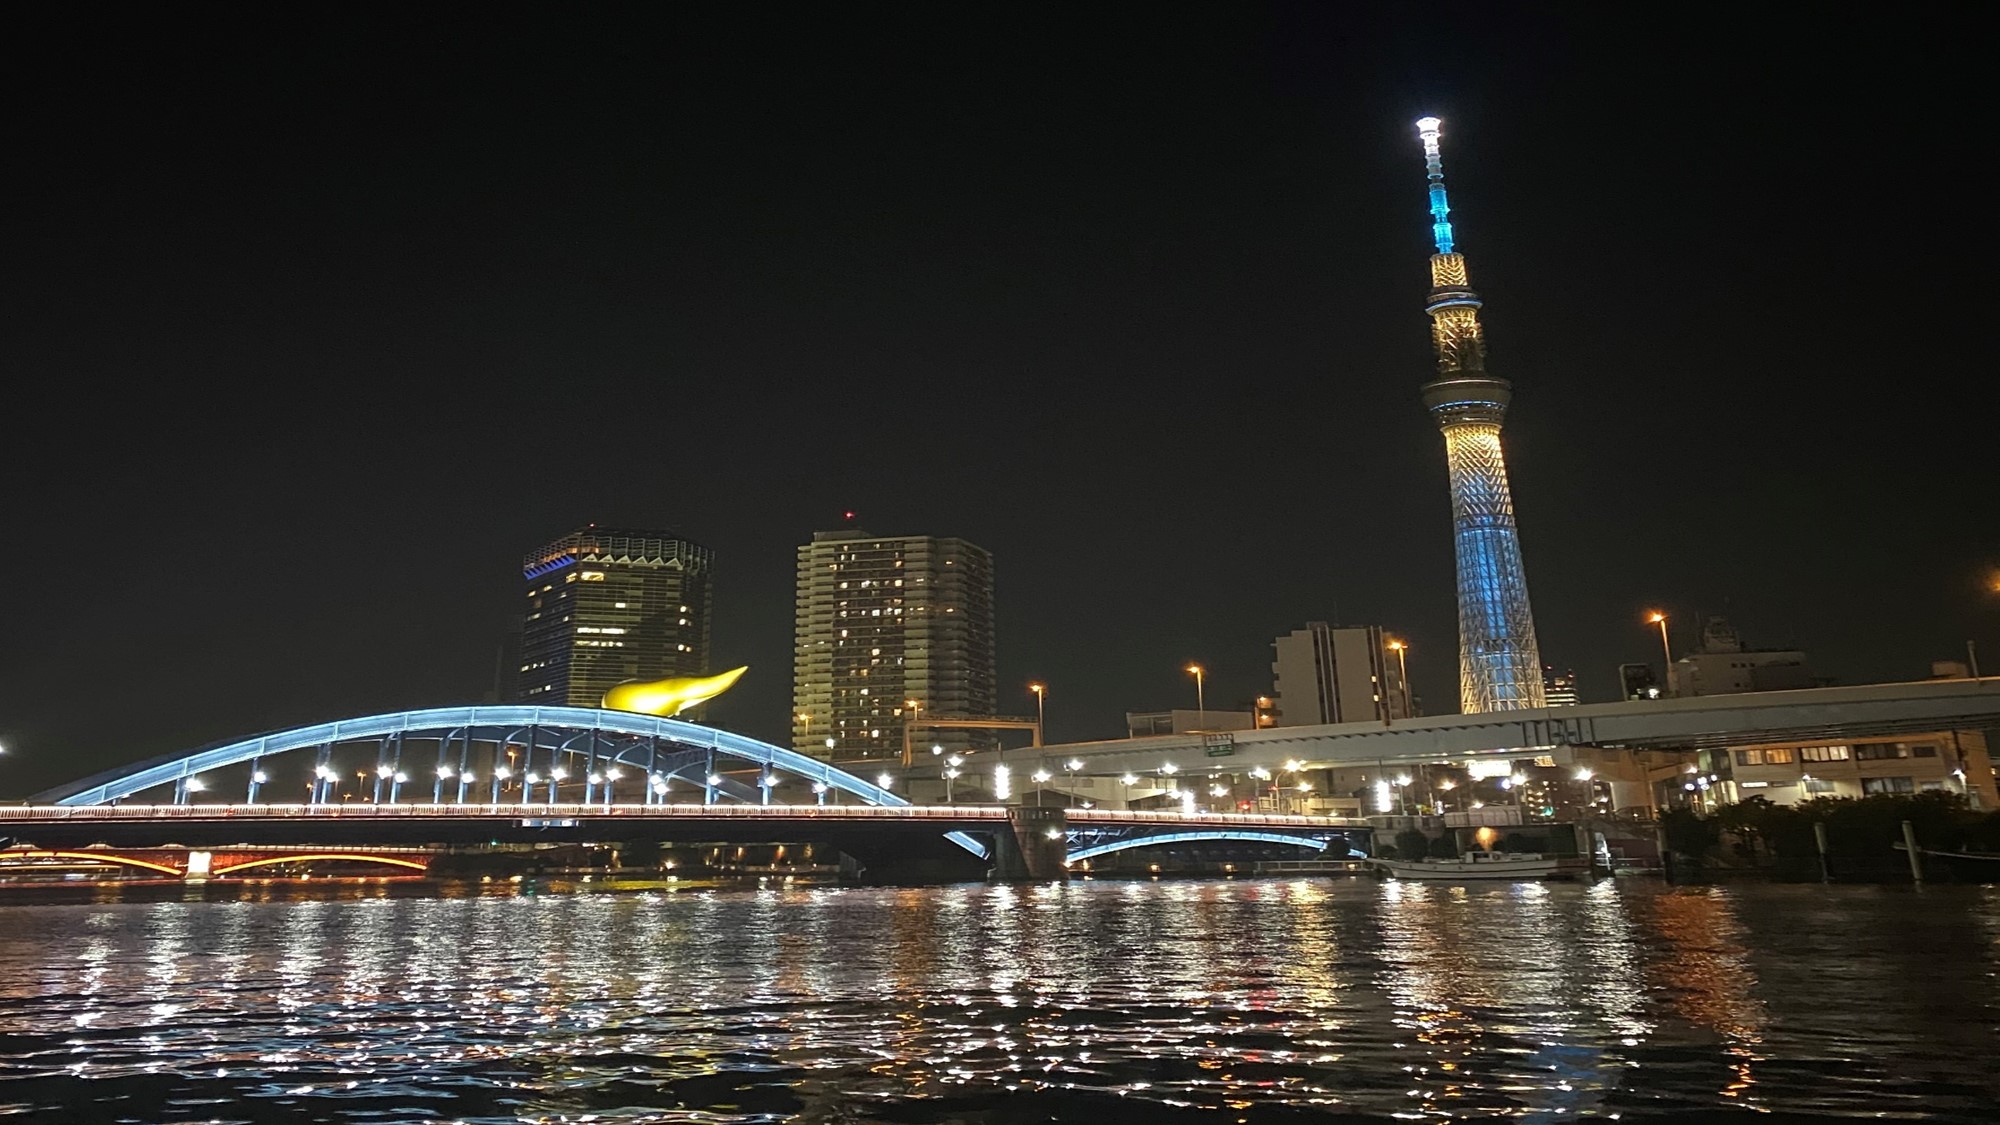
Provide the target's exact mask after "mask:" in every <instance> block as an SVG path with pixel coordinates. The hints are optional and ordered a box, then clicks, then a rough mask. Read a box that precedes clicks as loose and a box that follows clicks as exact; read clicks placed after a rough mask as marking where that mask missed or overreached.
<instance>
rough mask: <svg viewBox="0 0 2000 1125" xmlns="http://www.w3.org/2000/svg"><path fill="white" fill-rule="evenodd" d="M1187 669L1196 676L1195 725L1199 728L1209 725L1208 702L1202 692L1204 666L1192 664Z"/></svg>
mask: <svg viewBox="0 0 2000 1125" xmlns="http://www.w3.org/2000/svg"><path fill="white" fill-rule="evenodd" d="M1187 670H1188V671H1189V672H1190V673H1192V674H1193V676H1194V725H1195V729H1197V730H1199V729H1200V728H1202V727H1204V726H1207V725H1208V703H1207V702H1206V700H1205V699H1204V698H1203V696H1202V692H1201V677H1202V668H1201V665H1199V664H1190V665H1188V666H1187Z"/></svg>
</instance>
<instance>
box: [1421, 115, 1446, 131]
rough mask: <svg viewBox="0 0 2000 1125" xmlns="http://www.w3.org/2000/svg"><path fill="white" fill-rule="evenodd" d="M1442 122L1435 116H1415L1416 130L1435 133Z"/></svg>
mask: <svg viewBox="0 0 2000 1125" xmlns="http://www.w3.org/2000/svg"><path fill="white" fill-rule="evenodd" d="M1443 124H1444V122H1443V121H1441V120H1439V119H1438V118H1435V117H1419V118H1417V132H1419V133H1435V132H1437V131H1438V126H1440V125H1443Z"/></svg>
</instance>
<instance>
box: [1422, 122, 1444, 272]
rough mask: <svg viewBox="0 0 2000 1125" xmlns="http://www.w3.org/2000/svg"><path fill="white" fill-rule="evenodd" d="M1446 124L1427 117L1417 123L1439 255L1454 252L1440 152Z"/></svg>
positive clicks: (1432, 223)
mask: <svg viewBox="0 0 2000 1125" xmlns="http://www.w3.org/2000/svg"><path fill="white" fill-rule="evenodd" d="M1443 125H1444V122H1442V121H1440V120H1438V119H1437V118H1435V117H1426V118H1423V119H1422V120H1420V121H1418V122H1417V136H1419V137H1421V138H1422V139H1423V142H1424V178H1425V179H1427V180H1429V181H1430V186H1431V239H1432V240H1433V241H1435V242H1436V243H1437V249H1438V253H1440V254H1449V253H1451V252H1452V249H1451V247H1452V238H1451V204H1450V203H1448V202H1447V201H1446V200H1445V195H1444V154H1443V153H1442V152H1440V151H1439V150H1438V136H1439V129H1440V127H1441V126H1443Z"/></svg>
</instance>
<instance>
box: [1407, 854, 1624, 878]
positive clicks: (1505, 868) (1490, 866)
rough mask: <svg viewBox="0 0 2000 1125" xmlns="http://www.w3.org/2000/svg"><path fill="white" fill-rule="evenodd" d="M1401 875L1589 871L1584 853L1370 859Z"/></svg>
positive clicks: (1573, 874)
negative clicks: (1579, 854)
mask: <svg viewBox="0 0 2000 1125" xmlns="http://www.w3.org/2000/svg"><path fill="white" fill-rule="evenodd" d="M1370 862H1372V863H1374V864H1375V866H1376V867H1377V868H1378V869H1380V870H1381V871H1383V872H1386V873H1387V874H1389V875H1391V876H1394V877H1395V878H1398V879H1445V880H1464V879H1581V878H1583V877H1585V876H1587V875H1589V874H1590V860H1588V859H1586V858H1584V857H1582V856H1554V855H1541V854H1539V853H1537V852H1484V851H1480V852H1466V853H1465V854H1464V855H1462V856H1459V857H1458V858H1456V859H1377V860H1371V861H1370Z"/></svg>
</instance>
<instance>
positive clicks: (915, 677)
mask: <svg viewBox="0 0 2000 1125" xmlns="http://www.w3.org/2000/svg"><path fill="white" fill-rule="evenodd" d="M795 626H796V628H795V642H794V648H793V654H792V704H793V706H792V746H793V748H794V749H796V750H798V751H799V752H800V753H803V754H811V755H814V756H815V757H820V758H830V759H831V760H833V761H857V760H865V759H890V758H899V757H900V756H901V754H902V752H903V745H904V732H905V728H906V726H907V727H908V730H909V733H910V735H911V737H912V738H913V740H916V741H918V742H920V743H921V744H922V746H923V747H924V749H925V751H926V752H927V751H928V750H929V748H930V747H932V746H941V747H943V748H944V749H945V750H947V751H953V752H958V751H965V750H970V749H974V748H977V747H981V746H987V745H991V744H992V737H993V736H992V735H991V734H988V733H985V732H980V731H974V730H966V729H954V728H949V727H935V726H928V725H926V720H940V721H947V722H948V721H950V720H952V719H974V718H991V717H992V716H993V712H994V704H995V698H996V695H995V692H996V686H997V685H996V683H995V678H994V666H993V560H992V556H990V555H988V554H987V553H986V551H985V550H984V549H982V548H980V547H976V546H974V545H973V544H971V543H968V542H966V541H965V540H963V539H952V538H939V537H935V536H929V535H871V534H869V533H868V532H866V531H859V530H853V529H844V530H840V531H822V532H816V533H815V534H814V535H813V538H812V542H810V543H807V544H805V545H804V546H802V547H800V548H799V553H798V601H797V609H796V614H795Z"/></svg>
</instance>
